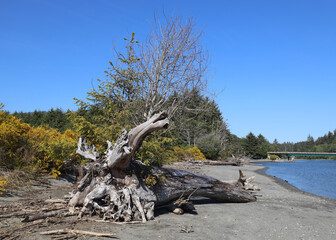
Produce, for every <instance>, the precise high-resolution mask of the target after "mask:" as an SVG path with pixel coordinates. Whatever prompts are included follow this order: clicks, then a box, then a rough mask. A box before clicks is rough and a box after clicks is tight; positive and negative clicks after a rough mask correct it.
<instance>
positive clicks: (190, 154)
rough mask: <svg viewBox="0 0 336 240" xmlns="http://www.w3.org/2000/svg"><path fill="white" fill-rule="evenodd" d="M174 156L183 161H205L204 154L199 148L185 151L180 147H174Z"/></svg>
mask: <svg viewBox="0 0 336 240" xmlns="http://www.w3.org/2000/svg"><path fill="white" fill-rule="evenodd" d="M173 149H174V154H175V155H176V157H177V158H178V160H181V161H188V160H205V156H204V154H203V153H202V152H201V151H200V150H199V149H198V147H193V148H189V149H187V150H184V149H182V148H180V147H174V148H173Z"/></svg>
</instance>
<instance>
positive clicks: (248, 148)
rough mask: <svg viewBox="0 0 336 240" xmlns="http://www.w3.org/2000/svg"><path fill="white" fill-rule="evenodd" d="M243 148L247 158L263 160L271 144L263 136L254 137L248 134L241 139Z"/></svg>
mask: <svg viewBox="0 0 336 240" xmlns="http://www.w3.org/2000/svg"><path fill="white" fill-rule="evenodd" d="M243 148H244V151H245V154H246V155H247V156H249V157H251V158H254V159H264V158H266V157H267V152H268V151H270V150H271V144H270V143H269V142H268V141H267V140H266V138H265V137H264V136H263V135H261V134H259V135H258V137H256V136H255V135H254V134H253V133H252V132H250V133H249V134H248V135H247V136H246V138H244V139H243Z"/></svg>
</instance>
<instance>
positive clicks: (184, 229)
mask: <svg viewBox="0 0 336 240" xmlns="http://www.w3.org/2000/svg"><path fill="white" fill-rule="evenodd" d="M179 227H180V232H182V233H191V232H193V231H194V229H193V226H192V225H191V226H190V227H188V226H179Z"/></svg>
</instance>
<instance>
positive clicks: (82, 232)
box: [40, 228, 117, 237]
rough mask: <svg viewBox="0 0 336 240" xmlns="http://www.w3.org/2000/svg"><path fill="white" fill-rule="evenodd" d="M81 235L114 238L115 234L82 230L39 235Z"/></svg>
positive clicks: (61, 230)
mask: <svg viewBox="0 0 336 240" xmlns="http://www.w3.org/2000/svg"><path fill="white" fill-rule="evenodd" d="M69 233H70V234H83V235H91V236H96V237H114V236H116V235H117V234H116V233H98V232H89V231H83V230H76V229H66V228H65V229H58V230H51V231H46V232H40V234H41V235H59V234H69Z"/></svg>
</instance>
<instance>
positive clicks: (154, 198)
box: [69, 112, 256, 222]
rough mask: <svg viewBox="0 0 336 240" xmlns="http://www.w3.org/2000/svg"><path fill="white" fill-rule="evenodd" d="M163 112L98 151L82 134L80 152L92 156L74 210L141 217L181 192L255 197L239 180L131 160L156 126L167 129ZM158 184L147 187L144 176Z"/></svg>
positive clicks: (231, 198)
mask: <svg viewBox="0 0 336 240" xmlns="http://www.w3.org/2000/svg"><path fill="white" fill-rule="evenodd" d="M168 125H169V121H168V118H167V114H166V113H165V112H162V113H159V114H156V115H154V116H153V117H152V118H151V119H149V120H148V121H146V122H144V123H143V124H141V125H139V126H137V127H135V128H133V129H132V130H131V131H130V132H127V131H126V130H123V131H122V132H121V133H120V135H119V137H118V139H117V141H116V143H115V144H114V145H112V143H111V142H109V141H107V143H108V148H107V150H106V152H105V153H104V154H103V155H100V154H99V153H98V151H97V150H96V148H95V147H94V146H89V145H88V144H87V142H86V141H85V139H83V138H80V139H79V143H78V150H77V153H78V154H80V155H82V156H84V157H85V158H86V159H88V160H90V162H89V163H87V164H85V165H84V166H83V167H82V177H81V179H80V180H79V182H78V185H77V187H76V189H75V190H74V192H73V193H72V197H71V200H70V202H69V206H70V210H71V211H73V210H74V208H75V207H81V210H80V213H79V217H82V216H83V215H84V214H85V213H96V214H99V215H100V216H101V217H103V218H104V219H105V220H112V221H139V220H141V221H143V222H146V221H147V220H150V219H153V218H154V208H155V206H159V205H163V204H169V203H172V202H174V201H176V200H177V199H179V198H181V197H187V196H190V195H191V194H193V196H204V197H208V198H213V199H216V200H219V201H222V202H250V201H255V200H256V198H255V197H254V196H253V195H252V194H251V193H250V192H248V191H246V190H245V189H243V188H241V187H239V186H238V185H236V184H230V183H224V182H221V181H219V180H217V179H214V178H211V177H207V176H203V175H198V174H193V173H190V172H186V171H181V170H173V169H159V168H155V167H154V168H149V167H148V166H146V165H144V164H142V163H141V162H139V161H136V160H133V156H134V153H135V151H136V150H137V149H138V147H139V146H140V145H141V142H142V141H143V139H144V138H145V137H146V136H147V135H148V134H150V133H151V132H153V131H157V130H161V129H165V128H167V127H168ZM148 176H150V177H152V178H155V179H156V182H157V183H156V184H155V185H153V186H150V188H149V187H148V186H146V184H145V183H144V179H145V178H146V177H148Z"/></svg>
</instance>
